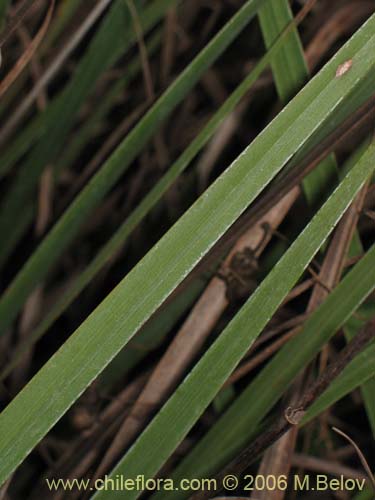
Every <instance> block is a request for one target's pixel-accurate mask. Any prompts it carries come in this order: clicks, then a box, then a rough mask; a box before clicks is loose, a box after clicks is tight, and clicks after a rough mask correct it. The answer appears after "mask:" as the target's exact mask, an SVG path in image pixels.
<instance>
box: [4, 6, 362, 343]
mask: <svg viewBox="0 0 375 500" xmlns="http://www.w3.org/2000/svg"><path fill="white" fill-rule="evenodd" d="M260 2H261V0H249V1H248V2H247V3H246V4H245V5H244V6H243V7H242V8H241V9H240V10H239V11H238V12H237V13H236V14H235V15H234V16H233V18H232V19H231V20H230V21H229V22H228V23H227V24H226V25H225V26H224V27H223V28H222V29H221V31H220V32H219V33H218V34H217V35H216V36H215V37H214V38H213V39H212V40H211V41H210V43H209V44H208V45H207V46H206V47H205V48H204V49H203V50H202V51H201V52H200V53H199V54H198V56H197V57H196V58H195V59H194V60H193V61H192V63H190V64H189V65H188V67H187V68H186V69H185V70H184V71H183V73H182V74H181V75H180V76H179V77H178V78H177V79H176V80H175V82H174V83H173V84H172V85H170V87H168V89H167V90H166V92H165V93H164V94H163V95H162V96H161V97H160V98H159V99H158V101H157V102H156V103H155V104H154V106H152V108H151V109H150V110H149V112H148V113H146V115H145V116H144V118H143V119H142V120H141V121H140V122H139V123H138V125H137V126H136V127H134V128H133V130H132V131H131V132H130V134H128V135H127V137H126V138H125V139H124V141H123V142H122V143H121V144H120V146H119V147H118V148H117V149H116V151H115V152H114V153H113V154H112V155H111V156H110V158H109V159H108V160H107V161H106V162H105V163H104V165H103V166H102V168H101V169H100V170H99V171H98V172H97V174H96V175H95V176H94V177H93V178H92V179H91V181H90V182H89V183H88V184H87V185H86V186H85V188H84V189H83V190H82V192H81V193H80V194H79V195H78V196H77V198H76V199H75V200H74V202H73V203H72V204H71V205H70V207H69V208H68V209H67V210H66V212H65V213H64V214H63V216H62V217H61V219H60V220H59V221H58V222H57V224H56V225H55V226H54V228H53V229H52V230H51V232H50V233H49V234H48V235H47V237H46V238H45V239H44V241H43V242H42V243H41V245H40V246H39V248H38V249H37V250H36V252H35V253H34V254H33V255H32V256H31V258H30V259H29V260H28V262H27V263H26V264H25V266H24V267H23V269H21V271H20V273H19V274H18V276H17V277H16V278H15V280H14V281H13V283H12V284H11V285H10V287H9V288H8V290H7V291H6V292H5V295H4V297H3V300H2V301H1V302H0V317H1V320H0V333H1V331H4V330H3V326H4V325H9V324H10V322H11V321H12V320H13V319H14V317H15V315H16V314H17V312H18V311H19V309H20V308H21V307H22V304H23V303H24V301H25V300H26V298H27V296H28V295H29V293H30V292H31V291H32V290H33V288H34V287H35V286H36V285H37V284H38V283H39V282H40V281H41V280H42V279H43V278H44V276H45V275H46V274H47V272H48V270H49V269H50V267H51V266H52V264H54V263H55V261H56V260H57V258H58V257H59V256H60V255H61V253H62V252H63V251H64V249H65V248H66V247H67V246H68V244H69V243H70V242H71V240H72V239H73V238H74V236H75V235H76V233H77V231H78V230H79V228H80V227H81V225H82V223H83V222H84V221H85V219H86V218H87V217H88V216H89V214H90V213H91V211H92V210H93V208H95V206H97V205H98V203H99V202H100V201H101V199H102V198H103V197H104V196H105V194H106V193H107V192H108V191H109V190H110V188H111V187H112V186H113V185H114V184H115V182H116V181H117V180H118V179H119V177H120V176H121V175H122V174H123V172H124V171H125V170H126V169H127V168H128V167H129V165H130V164H131V162H132V160H134V158H135V157H136V156H137V155H138V153H139V152H140V150H141V149H142V147H143V146H144V145H145V144H146V142H147V141H148V139H149V138H150V137H151V136H152V135H153V133H154V132H155V131H156V130H157V127H158V126H159V125H160V123H161V122H162V120H163V119H165V118H166V117H167V116H168V114H169V113H171V112H172V110H173V109H174V108H175V107H176V106H177V104H178V103H179V102H180V101H181V100H182V99H183V98H184V97H185V95H186V94H187V93H188V92H189V90H190V89H191V88H192V87H193V86H194V85H195V84H196V83H197V81H198V80H199V78H200V77H201V75H202V74H203V72H204V71H205V70H206V69H207V68H208V67H209V66H210V65H211V64H212V63H213V62H214V61H215V60H216V59H217V58H218V57H219V56H220V54H221V53H222V52H223V51H224V50H225V49H226V48H227V47H228V45H229V44H230V43H231V42H232V41H233V40H234V39H235V38H236V36H237V35H238V34H239V33H240V32H241V30H242V29H243V28H244V27H245V26H246V25H247V24H248V23H249V22H250V20H251V19H252V18H253V17H254V16H255V14H256V11H257V7H258V5H259V4H260ZM354 83H355V84H356V83H357V82H356V79H355V81H354ZM27 184H28V183H25V182H23V184H22V185H21V184H20V186H25V185H27ZM23 189H26V188H24V187H22V190H23ZM12 199H15V198H12ZM12 203H13V202H12ZM2 215H3V220H4V224H6V225H8V224H9V221H6V218H5V216H4V214H2ZM0 218H1V217H0ZM13 223H14V220H13ZM7 234H8V233H7ZM6 251H9V247H7V249H6ZM5 310H7V312H5Z"/></svg>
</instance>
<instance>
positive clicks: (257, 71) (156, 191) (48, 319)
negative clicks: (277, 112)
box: [1, 26, 292, 378]
mask: <svg viewBox="0 0 375 500" xmlns="http://www.w3.org/2000/svg"><path fill="white" fill-rule="evenodd" d="M291 27H292V26H291ZM286 35H287V34H286V33H284V34H283V35H282V36H281V37H280V38H279V39H278V40H277V42H276V43H275V44H274V45H273V46H272V48H271V49H270V50H269V51H268V52H267V54H266V55H265V56H264V57H263V58H262V59H261V60H260V61H259V63H258V64H257V65H256V67H255V68H254V69H253V70H252V71H251V72H250V73H249V75H248V76H247V77H246V78H245V79H244V80H243V82H241V83H240V85H239V86H238V87H237V88H236V89H235V90H234V91H233V92H232V94H231V95H230V96H229V97H228V99H227V100H226V101H225V102H224V103H223V105H222V106H221V107H220V108H219V109H218V111H217V112H216V113H215V114H214V115H213V116H212V118H211V119H210V120H209V121H208V123H207V124H206V125H205V126H204V127H203V130H202V131H201V132H200V133H199V134H198V135H197V137H196V138H195V139H194V140H193V141H192V142H191V144H190V145H189V146H188V147H187V148H186V149H185V151H184V152H183V153H182V154H181V155H180V157H179V158H178V159H177V160H176V161H175V162H174V163H173V165H172V166H171V167H170V168H169V169H168V171H167V172H166V174H165V175H164V176H163V177H162V178H161V179H160V180H159V181H158V182H157V183H156V185H155V186H154V187H153V188H152V189H151V190H150V192H149V193H148V194H147V195H146V196H145V197H144V198H143V200H142V201H141V202H140V204H139V205H138V206H137V208H136V209H135V210H134V211H133V212H132V213H131V214H130V216H129V217H128V218H127V219H126V220H125V221H124V223H123V224H122V225H121V226H120V227H119V229H118V230H117V231H116V233H115V234H114V235H113V236H112V238H111V239H110V240H109V241H108V243H107V244H105V245H104V246H103V247H102V249H101V250H100V251H99V253H98V254H97V256H96V257H95V259H93V261H92V262H91V263H90V264H89V265H88V266H87V267H86V269H85V270H84V271H83V272H82V273H81V274H80V276H79V277H78V278H77V279H76V280H75V282H74V283H73V284H72V285H71V287H70V288H69V289H68V290H67V291H66V293H65V294H64V296H63V297H62V298H61V299H60V300H58V301H57V302H56V303H55V304H54V305H53V306H52V308H51V310H50V311H49V312H48V314H47V315H46V316H45V317H44V318H43V320H42V322H41V323H40V324H39V325H38V326H37V328H36V329H35V330H34V331H33V332H32V333H31V334H30V335H29V336H28V339H27V342H25V344H24V345H23V346H21V347H20V349H19V350H18V351H16V352H15V353H14V359H12V360H11V362H10V364H9V365H8V366H7V367H6V368H5V370H4V372H3V373H2V375H1V378H3V377H4V376H5V375H6V374H7V373H8V372H9V370H10V369H12V368H13V367H14V362H16V361H17V360H19V359H21V357H20V353H22V352H24V350H25V349H26V348H27V347H30V345H31V344H33V343H34V342H36V341H37V340H38V339H39V338H40V337H41V336H43V335H44V333H45V332H46V331H47V330H48V328H50V326H51V325H52V324H53V322H54V321H55V320H56V319H57V318H58V317H59V316H60V315H61V314H62V313H63V312H64V310H65V309H66V308H67V307H68V306H69V305H70V304H71V302H72V301H73V300H74V299H75V298H76V297H77V296H78V294H79V293H80V292H81V291H82V290H83V289H84V287H85V286H87V285H88V284H89V283H90V282H91V280H92V279H93V278H94V277H95V275H96V274H97V273H98V272H99V271H100V270H101V269H102V267H103V266H104V265H105V264H106V263H107V262H108V259H109V258H110V257H111V256H112V255H113V254H114V253H115V252H117V251H118V250H119V249H120V248H121V246H122V245H123V244H124V242H125V240H126V238H127V237H128V236H129V235H130V233H131V232H132V231H133V230H134V229H135V227H136V226H137V225H138V224H139V223H140V222H141V221H142V219H143V218H144V217H145V216H146V215H147V214H148V213H149V212H150V211H151V209H152V208H153V207H154V206H155V205H156V204H157V202H158V201H159V200H160V199H161V197H162V196H163V195H164V194H165V193H166V191H167V190H168V188H169V187H170V186H171V185H172V184H173V182H174V181H175V180H176V179H177V178H178V176H179V175H180V174H181V172H183V171H184V170H185V169H186V167H187V166H188V165H189V163H190V162H191V160H192V159H193V158H194V157H195V156H196V155H197V154H198V153H199V151H200V150H201V149H202V148H203V146H204V145H205V144H207V142H208V141H209V139H210V138H211V137H212V136H213V134H214V132H215V131H216V130H217V128H218V127H219V126H220V124H221V123H223V121H224V120H225V118H226V117H227V116H228V114H229V113H230V112H231V111H233V110H234V108H235V106H236V105H237V104H238V103H239V101H240V100H241V98H242V97H243V96H244V95H245V94H246V92H247V91H248V90H249V89H250V88H251V86H252V85H253V84H254V83H255V82H256V81H257V79H258V77H259V76H260V75H261V74H262V72H263V71H264V69H265V68H266V67H267V65H268V64H269V62H270V61H271V60H272V55H273V54H274V53H275V52H277V51H278V50H279V49H280V47H282V46H283V43H284V38H285V36H286ZM68 154H70V153H68Z"/></svg>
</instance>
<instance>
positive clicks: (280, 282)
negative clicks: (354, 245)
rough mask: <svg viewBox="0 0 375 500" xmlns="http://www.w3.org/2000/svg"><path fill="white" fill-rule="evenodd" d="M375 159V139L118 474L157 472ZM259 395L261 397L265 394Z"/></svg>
mask: <svg viewBox="0 0 375 500" xmlns="http://www.w3.org/2000/svg"><path fill="white" fill-rule="evenodd" d="M374 157H375V142H374V144H373V145H371V146H370V148H369V149H368V151H367V152H366V153H365V154H364V156H363V157H362V158H361V160H360V161H359V162H358V164H357V165H356V166H355V167H354V168H353V170H352V171H351V172H350V173H349V174H348V175H347V177H346V178H345V179H344V181H342V183H341V184H340V186H339V187H338V188H337V189H336V190H335V192H334V193H333V194H332V195H331V197H330V198H329V200H328V201H327V202H326V203H325V204H324V205H323V207H322V209H321V210H320V211H319V212H318V213H317V214H316V215H315V217H314V218H313V220H312V221H311V222H310V224H309V225H308V226H307V227H306V228H305V229H304V231H303V232H302V233H301V235H300V236H299V237H298V238H297V239H296V240H295V241H294V243H293V244H292V245H291V247H290V248H289V250H288V251H287V252H286V253H285V255H284V256H283V257H282V258H281V260H280V261H279V262H278V263H277V264H276V266H275V267H274V268H273V270H272V271H271V272H270V273H269V274H268V276H267V277H266V278H265V280H264V281H263V282H262V283H261V284H260V285H259V287H258V288H257V290H256V291H255V292H254V294H253V295H252V296H251V297H250V299H249V300H248V301H247V303H246V304H245V305H244V306H243V307H242V309H241V310H240V311H239V313H237V315H236V316H235V318H234V319H233V320H232V321H231V322H230V323H229V325H228V326H227V327H226V328H225V330H224V331H223V333H222V334H221V335H220V337H219V338H218V339H217V340H216V341H215V342H214V343H213V345H212V346H211V347H210V349H209V350H208V351H207V353H206V354H205V355H204V356H203V358H202V359H201V360H200V361H199V362H198V363H197V365H196V366H195V367H194V369H193V370H192V371H191V372H190V374H189V375H188V377H187V378H186V379H185V380H184V382H183V383H182V384H181V385H180V386H179V387H178V389H177V390H176V391H175V393H174V394H173V395H172V396H171V398H170V399H169V401H168V402H167V403H166V405H165V406H164V407H163V408H162V409H161V410H160V412H159V413H158V415H157V416H156V417H155V418H154V420H153V421H152V422H151V424H150V425H149V426H148V427H147V428H146V430H145V431H144V432H143V433H142V434H141V436H140V437H139V438H138V440H137V441H136V443H135V444H134V445H133V446H132V447H131V448H130V450H129V452H128V453H127V454H126V455H125V457H124V458H123V459H122V460H121V461H120V463H119V465H118V466H117V467H116V468H115V469H114V471H113V473H112V475H113V476H116V474H124V475H125V474H126V476H127V477H129V478H133V479H134V478H136V477H137V475H138V474H143V475H144V476H145V477H146V478H148V477H152V476H153V475H154V474H155V473H157V471H158V470H159V469H160V467H161V466H162V465H163V464H164V462H165V461H166V460H167V458H168V457H169V456H170V455H171V454H172V453H173V451H174V450H175V448H176V447H177V446H178V444H179V443H180V442H181V441H182V439H183V438H184V437H185V436H186V434H187V433H188V432H189V430H190V429H191V428H192V427H193V425H194V424H195V422H196V421H197V420H198V418H199V417H200V415H201V414H202V413H203V411H204V410H205V409H206V408H207V406H208V405H209V403H210V402H211V401H212V400H213V398H214V397H215V395H216V394H217V392H218V391H219V390H220V388H221V387H222V385H223V384H224V382H225V380H226V379H227V378H228V377H229V375H230V374H231V373H232V371H233V369H234V368H235V367H236V365H237V364H238V363H239V361H240V360H241V358H242V357H243V356H244V354H245V353H246V352H247V351H248V349H249V348H250V346H251V344H252V343H253V341H254V340H255V339H256V337H257V336H258V335H259V333H260V332H261V331H262V329H263V328H264V327H265V325H266V324H267V322H268V321H269V319H270V318H271V317H272V315H273V314H274V313H275V311H276V310H277V308H278V306H279V305H280V304H281V303H282V301H283V300H284V298H285V297H286V295H287V294H288V292H289V291H290V289H291V288H292V287H293V286H294V284H295V283H296V282H297V280H298V279H299V277H300V276H301V274H302V273H303V271H304V269H305V268H306V267H307V266H308V264H309V262H310V261H311V259H312V258H313V257H314V255H315V254H316V252H317V251H318V250H319V248H320V247H321V245H322V244H323V243H324V241H325V240H326V238H327V237H328V235H329V234H330V232H331V231H332V230H333V227H334V226H335V224H336V223H337V222H338V220H339V219H340V217H341V215H342V214H343V212H344V211H345V209H346V208H347V207H348V205H349V204H350V202H351V200H352V199H353V198H354V196H355V195H356V193H357V192H358V190H359V189H360V187H361V185H363V184H364V182H365V181H366V179H367V178H368V177H369V176H370V175H371V173H372V171H373V170H374V169H375V165H374ZM374 253H375V251H374ZM373 278H375V271H374V273H373ZM202 380H204V382H205V383H204V384H202ZM256 394H257V398H261V394H262V393H261V392H257V393H256ZM163 494H164V493H163ZM119 495H121V492H117V493H116V492H110V493H109V492H104V491H103V492H101V493H98V494H97V495H96V496H95V498H116V497H118V496H119ZM127 496H128V498H129V499H130V498H136V497H137V496H138V492H134V493H132V492H129V493H128V494H127Z"/></svg>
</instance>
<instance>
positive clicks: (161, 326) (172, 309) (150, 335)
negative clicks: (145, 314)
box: [99, 280, 206, 386]
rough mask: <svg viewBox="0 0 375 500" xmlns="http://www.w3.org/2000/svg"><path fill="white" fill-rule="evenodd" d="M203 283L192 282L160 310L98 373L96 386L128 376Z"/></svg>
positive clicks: (189, 305)
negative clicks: (99, 373)
mask: <svg viewBox="0 0 375 500" xmlns="http://www.w3.org/2000/svg"><path fill="white" fill-rule="evenodd" d="M205 284H206V283H205V282H204V281H202V280H196V281H193V283H191V284H190V285H189V286H188V288H187V289H186V290H184V291H183V293H179V294H177V296H176V298H175V299H174V300H172V301H171V302H170V303H167V304H165V306H163V307H161V309H160V310H159V311H157V312H156V313H155V314H154V315H153V316H152V318H151V319H150V320H149V321H148V322H147V323H146V324H145V325H144V326H143V328H142V329H141V330H140V331H139V332H138V333H137V335H135V337H133V339H132V340H130V341H129V342H128V344H127V345H126V347H125V348H124V349H123V350H122V351H120V352H119V353H118V355H117V356H116V357H115V359H113V360H112V362H111V363H110V364H109V365H108V366H107V368H106V369H105V370H104V371H103V373H101V375H100V377H99V382H100V384H101V385H103V386H105V385H106V386H111V385H112V384H113V383H115V381H116V380H118V379H119V378H120V377H124V376H125V375H126V374H128V373H129V372H130V370H132V369H133V368H134V367H135V366H136V365H137V364H139V363H140V361H141V360H142V359H143V358H144V357H145V356H146V355H147V354H148V353H149V352H150V351H152V350H154V349H156V347H158V346H159V345H160V344H161V342H162V341H163V340H164V339H165V337H166V335H167V334H168V332H170V331H171V329H172V328H173V327H174V326H175V324H176V323H177V321H178V320H179V319H180V318H181V317H182V316H183V315H184V314H185V313H186V312H187V311H188V310H189V308H190V307H191V306H192V305H193V304H194V302H196V300H197V299H198V297H199V295H200V293H201V292H202V290H203V288H204V286H205Z"/></svg>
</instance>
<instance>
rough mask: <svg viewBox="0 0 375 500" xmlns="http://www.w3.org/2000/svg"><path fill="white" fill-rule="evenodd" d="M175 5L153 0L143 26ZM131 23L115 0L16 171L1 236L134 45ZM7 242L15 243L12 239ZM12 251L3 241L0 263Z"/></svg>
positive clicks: (11, 227)
mask: <svg viewBox="0 0 375 500" xmlns="http://www.w3.org/2000/svg"><path fill="white" fill-rule="evenodd" d="M174 3H176V0H155V2H154V3H153V4H151V6H150V7H149V9H151V8H152V11H151V13H152V16H150V11H149V10H148V11H146V13H145V14H144V15H143V17H142V21H143V23H145V17H146V19H148V18H149V17H151V18H152V19H153V21H156V19H158V18H159V15H160V13H164V12H165V10H166V9H167V7H168V6H170V5H171V4H174ZM130 21H131V16H130V14H129V11H128V7H127V4H126V2H124V1H123V0H115V1H114V3H113V5H112V6H111V8H110V11H109V13H108V15H107V16H106V17H105V19H104V21H103V23H102V26H101V28H100V29H99V31H98V33H97V34H96V36H95V38H94V40H93V41H92V42H91V44H90V46H89V48H88V50H87V53H86V54H85V57H84V58H83V60H82V62H81V64H80V65H79V67H78V68H77V69H76V71H75V72H74V76H73V78H72V79H71V80H70V82H69V84H68V85H67V87H66V88H65V89H64V91H63V93H62V94H61V95H60V96H59V98H58V99H56V100H55V102H54V104H53V105H52V106H51V107H50V108H49V111H48V112H47V111H46V112H45V114H44V115H43V125H42V126H43V135H42V137H41V139H40V141H39V143H38V144H37V145H36V147H35V148H34V149H33V150H32V152H31V154H30V157H29V158H27V159H26V161H25V163H24V164H23V165H22V166H21V168H20V169H19V171H18V173H17V176H16V179H15V181H14V184H13V185H12V187H11V188H10V190H9V192H8V194H7V196H6V197H5V199H4V202H3V203H2V205H1V211H0V232H2V234H7V235H12V232H13V231H14V228H17V227H18V226H19V224H20V221H21V220H22V218H23V217H24V210H23V206H24V203H25V202H26V201H28V199H29V198H30V197H31V195H32V194H33V192H34V189H35V188H36V185H37V182H38V179H39V177H40V175H41V174H42V172H43V170H44V168H45V166H46V165H48V164H50V163H53V161H54V160H55V158H56V155H57V154H58V153H59V151H60V150H61V148H62V146H63V144H64V140H65V138H66V135H67V133H68V131H69V130H70V128H71V126H72V125H73V123H74V119H75V117H76V114H77V112H78V110H79V109H80V106H81V104H82V103H83V102H84V100H85V98H86V97H87V95H88V94H89V92H90V90H92V89H93V88H94V83H95V81H96V80H97V79H98V78H99V76H100V75H101V74H103V72H104V71H105V70H107V69H108V68H110V67H111V66H112V65H113V64H114V63H115V61H116V60H117V59H118V58H119V57H120V55H121V54H122V53H123V52H124V51H125V50H126V49H127V48H128V47H129V46H130V44H131V43H132V42H133V41H134V39H135V34H134V31H133V30H130V29H129V27H130ZM25 178H27V182H25ZM9 241H14V238H12V239H9ZM11 250H12V248H11V247H10V245H9V244H7V240H5V242H4V245H2V248H1V252H0V263H1V262H3V261H4V259H5V258H6V257H7V256H8V255H9V253H10V251H11Z"/></svg>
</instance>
